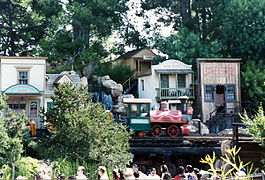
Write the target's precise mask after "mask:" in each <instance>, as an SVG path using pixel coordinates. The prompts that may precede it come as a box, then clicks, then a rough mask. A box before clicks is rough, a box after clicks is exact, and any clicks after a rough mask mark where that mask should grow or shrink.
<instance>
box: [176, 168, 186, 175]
mask: <svg viewBox="0 0 265 180" xmlns="http://www.w3.org/2000/svg"><path fill="white" fill-rule="evenodd" d="M184 173H185V169H184V167H183V166H179V167H178V169H177V174H184Z"/></svg>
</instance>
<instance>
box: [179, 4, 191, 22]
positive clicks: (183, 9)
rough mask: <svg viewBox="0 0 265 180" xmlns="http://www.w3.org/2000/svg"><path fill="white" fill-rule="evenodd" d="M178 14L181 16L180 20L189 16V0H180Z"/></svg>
mask: <svg viewBox="0 0 265 180" xmlns="http://www.w3.org/2000/svg"><path fill="white" fill-rule="evenodd" d="M180 15H181V17H182V22H185V21H187V20H189V19H190V18H191V8H190V0H180Z"/></svg>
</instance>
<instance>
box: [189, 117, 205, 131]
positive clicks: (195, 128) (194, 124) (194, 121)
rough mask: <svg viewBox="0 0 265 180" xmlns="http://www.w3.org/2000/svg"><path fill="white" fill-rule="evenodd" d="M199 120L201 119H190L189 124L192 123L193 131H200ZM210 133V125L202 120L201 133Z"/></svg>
mask: <svg viewBox="0 0 265 180" xmlns="http://www.w3.org/2000/svg"><path fill="white" fill-rule="evenodd" d="M198 121H200V119H192V120H190V121H189V123H188V125H190V127H191V132H193V133H195V132H196V133H198V132H199V123H198ZM209 133H210V131H209V129H208V127H207V126H206V125H205V124H203V123H202V122H201V135H206V134H209Z"/></svg>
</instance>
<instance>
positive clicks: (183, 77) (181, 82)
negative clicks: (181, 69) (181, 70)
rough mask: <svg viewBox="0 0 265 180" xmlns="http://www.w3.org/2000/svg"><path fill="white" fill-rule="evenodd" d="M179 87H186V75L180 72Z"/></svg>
mask: <svg viewBox="0 0 265 180" xmlns="http://www.w3.org/2000/svg"><path fill="white" fill-rule="evenodd" d="M178 87H179V88H185V87H186V75H185V74H178Z"/></svg>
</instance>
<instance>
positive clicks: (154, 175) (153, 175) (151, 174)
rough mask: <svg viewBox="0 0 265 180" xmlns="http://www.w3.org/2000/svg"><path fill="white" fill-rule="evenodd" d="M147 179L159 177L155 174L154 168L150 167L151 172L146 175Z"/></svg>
mask: <svg viewBox="0 0 265 180" xmlns="http://www.w3.org/2000/svg"><path fill="white" fill-rule="evenodd" d="M148 179H157V180H158V179H160V177H159V176H158V175H157V174H156V168H152V169H151V172H150V174H149V175H148Z"/></svg>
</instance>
